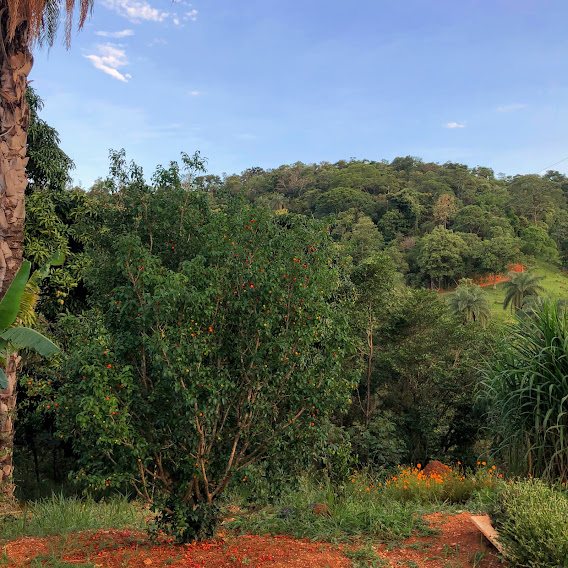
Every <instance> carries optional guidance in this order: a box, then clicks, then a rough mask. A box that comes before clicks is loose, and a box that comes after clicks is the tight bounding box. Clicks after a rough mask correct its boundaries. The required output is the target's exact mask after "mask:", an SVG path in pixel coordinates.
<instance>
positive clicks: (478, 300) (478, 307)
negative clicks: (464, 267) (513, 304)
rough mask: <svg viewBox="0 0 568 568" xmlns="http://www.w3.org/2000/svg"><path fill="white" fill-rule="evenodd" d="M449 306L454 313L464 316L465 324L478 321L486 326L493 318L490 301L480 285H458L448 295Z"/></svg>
mask: <svg viewBox="0 0 568 568" xmlns="http://www.w3.org/2000/svg"><path fill="white" fill-rule="evenodd" d="M448 306H449V308H450V311H451V312H452V313H453V314H455V315H459V316H463V318H464V322H463V323H464V324H466V323H468V322H476V321H477V322H479V323H480V324H481V325H482V326H483V327H485V326H486V325H487V323H488V322H489V320H490V319H491V308H490V307H489V302H488V301H487V298H486V296H485V292H484V291H483V290H482V289H481V288H480V287H479V286H468V285H461V286H458V287H457V288H456V291H455V292H454V293H453V294H451V295H450V296H449V297H448Z"/></svg>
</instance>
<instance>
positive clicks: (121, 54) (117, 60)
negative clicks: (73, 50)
mask: <svg viewBox="0 0 568 568" xmlns="http://www.w3.org/2000/svg"><path fill="white" fill-rule="evenodd" d="M97 51H98V54H93V55H85V57H86V58H87V59H90V60H91V62H92V63H93V65H94V66H95V67H96V68H97V69H100V70H101V71H102V72H103V73H106V74H107V75H110V76H111V77H114V78H115V79H118V80H119V81H122V82H124V83H127V82H128V79H131V78H132V76H131V75H130V74H128V73H127V74H126V75H123V74H122V73H121V72H120V71H118V69H119V68H120V67H124V66H125V65H128V59H127V57H126V52H125V51H124V49H120V46H118V45H115V44H112V43H106V44H104V45H97Z"/></svg>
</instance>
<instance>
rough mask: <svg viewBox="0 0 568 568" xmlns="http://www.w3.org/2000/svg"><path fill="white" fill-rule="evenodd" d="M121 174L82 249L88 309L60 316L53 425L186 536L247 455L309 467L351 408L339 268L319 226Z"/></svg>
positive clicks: (97, 479)
mask: <svg viewBox="0 0 568 568" xmlns="http://www.w3.org/2000/svg"><path fill="white" fill-rule="evenodd" d="M126 177H128V176H126ZM124 178H125V176H122V177H121V178H120V179H122V180H123V182H121V184H117V195H116V196H115V197H114V198H113V199H114V201H112V200H111V202H110V203H109V206H108V208H107V209H106V210H104V211H103V212H102V213H101V218H100V219H99V220H98V221H97V222H98V223H102V229H101V233H100V234H101V236H100V238H99V239H98V240H97V242H93V243H92V245H91V249H90V252H89V253H88V259H89V262H90V266H91V270H90V271H89V274H88V277H87V282H88V284H89V287H90V290H91V291H92V294H93V296H92V301H93V310H92V311H91V312H89V313H88V314H85V316H84V317H80V318H76V317H67V318H64V319H63V320H62V325H64V326H66V328H67V329H68V332H69V334H68V336H69V337H70V338H71V339H72V342H71V343H70V345H69V348H70V349H69V350H70V356H69V359H68V362H67V372H68V377H69V378H68V381H67V382H66V384H65V385H64V386H63V387H62V389H61V390H60V393H59V399H58V401H57V402H58V405H59V406H58V408H59V409H60V413H59V426H60V431H61V435H62V436H63V437H64V439H67V440H69V441H71V442H72V443H73V446H74V449H75V451H76V452H77V454H78V455H79V457H80V467H81V469H80V470H79V471H78V472H77V477H78V478H79V479H82V480H84V481H85V482H86V483H88V484H90V486H91V487H92V488H93V489H98V490H100V489H101V488H106V487H115V486H117V487H119V486H121V484H123V483H125V482H128V483H130V484H132V486H133V487H134V489H135V491H137V492H138V493H139V494H140V495H141V496H142V497H144V498H146V499H148V500H151V501H153V503H154V504H155V506H156V507H157V508H158V510H160V511H161V514H160V515H159V516H158V521H159V522H161V523H162V525H163V526H162V528H163V529H166V530H168V531H169V532H174V533H175V534H176V536H177V537H178V538H179V539H180V540H183V541H186V540H192V539H193V538H195V537H197V536H200V537H203V536H206V535H208V534H209V535H210V534H212V533H213V532H214V525H215V523H214V522H213V519H214V518H216V515H215V514H214V507H215V502H216V500H217V499H218V498H219V496H220V495H221V493H222V492H223V491H224V489H225V488H226V487H227V486H228V484H229V483H230V482H231V480H232V479H233V478H236V479H238V480H241V479H243V477H245V476H246V474H243V471H244V470H245V468H247V467H248V466H250V465H251V464H254V463H256V462H259V461H261V460H264V459H266V458H268V457H269V456H271V455H273V454H279V455H280V456H282V455H288V456H289V458H290V460H293V459H296V456H300V458H301V459H302V460H304V461H305V462H306V463H310V462H311V461H313V458H314V456H316V454H317V452H316V449H315V447H316V446H317V445H318V440H319V439H320V434H321V432H320V429H322V428H323V429H324V430H325V428H327V426H328V417H329V415H330V414H331V413H332V412H334V411H336V410H337V409H338V408H341V407H343V406H344V405H345V404H347V402H348V399H349V396H350V394H349V393H350V392H351V390H352V388H353V387H354V385H355V377H354V376H352V374H351V373H350V372H348V371H346V369H344V364H343V361H344V359H345V358H346V357H347V356H349V355H350V353H351V349H352V348H351V339H350V331H349V326H348V322H347V319H346V317H345V316H344V314H343V310H341V308H340V305H339V299H338V297H339V294H338V288H339V282H340V266H339V263H337V262H336V260H335V253H334V247H333V242H332V241H331V239H330V238H329V236H328V233H327V231H326V228H325V226H324V225H323V224H321V223H319V222H315V221H312V220H309V219H306V218H305V217H299V216H294V215H279V216H275V215H273V214H272V213H271V212H269V211H267V210H262V209H258V208H254V207H250V206H248V205H246V204H245V203H243V202H242V201H240V200H236V201H232V202H231V203H230V204H229V206H228V207H227V208H225V209H224V210H223V211H218V212H211V211H209V209H208V207H207V204H206V201H205V198H204V197H203V196H202V195H199V194H198V193H197V192H187V191H184V190H183V189H182V188H181V187H175V186H174V187H166V188H158V189H156V188H151V187H148V186H146V185H145V184H144V183H143V180H141V179H140V178H139V177H138V176H137V174H136V171H134V172H133V180H134V181H130V182H128V183H126V182H124ZM308 448H309V449H308ZM312 448H314V449H312ZM312 452H313V453H312Z"/></svg>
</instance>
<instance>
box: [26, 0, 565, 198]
mask: <svg viewBox="0 0 568 568" xmlns="http://www.w3.org/2000/svg"><path fill="white" fill-rule="evenodd" d="M567 20H568V2H566V0H382V1H380V2H379V1H377V0H351V2H345V1H342V2H340V1H338V0H325V1H324V0H301V1H300V0H241V1H236V0H192V1H191V3H189V2H188V1H186V0H180V1H178V2H173V3H172V2H171V1H169V0H95V5H94V9H93V13H92V17H91V18H89V19H88V20H87V22H86V24H85V26H84V28H83V29H82V30H81V31H77V30H76V29H75V31H74V32H73V37H72V42H71V48H70V49H69V50H66V49H65V47H64V45H63V44H64V41H63V40H64V29H63V26H62V27H61V30H60V34H59V37H58V38H57V39H56V42H55V44H54V46H53V47H52V48H51V49H49V50H48V49H46V48H42V49H35V50H34V59H35V63H34V67H33V69H32V72H31V73H30V77H29V79H30V80H31V81H33V82H32V86H33V87H34V88H35V89H36V91H37V93H38V94H39V96H40V97H41V98H42V99H43V101H44V103H45V107H44V109H43V111H42V113H41V118H43V119H44V120H46V121H47V122H48V123H49V124H50V125H51V126H53V127H54V128H55V129H56V130H57V131H58V132H59V135H60V138H61V147H62V149H63V150H64V151H65V152H66V153H67V154H68V155H69V156H70V157H71V158H72V159H73V160H74V162H75V165H76V168H75V170H74V171H73V172H72V176H73V179H74V182H75V183H76V184H80V185H82V186H83V187H85V188H89V187H90V185H91V184H92V183H93V182H94V181H95V179H96V178H99V177H103V178H104V177H105V176H106V175H107V173H108V154H109V150H110V149H115V150H118V149H121V148H124V149H125V150H126V154H127V157H128V158H129V159H132V160H134V161H135V162H136V163H137V164H138V165H140V166H142V167H143V169H144V173H145V174H146V175H147V177H150V176H151V174H152V172H153V171H154V169H155V167H156V165H158V164H162V165H164V166H166V165H167V164H169V162H170V161H171V160H180V153H181V152H182V151H183V152H187V153H188V154H192V153H193V152H194V151H196V150H199V151H200V152H201V154H202V155H203V156H205V157H206V158H207V159H208V170H209V172H210V173H213V174H218V175H221V174H222V173H224V172H226V173H228V174H232V173H240V172H242V171H243V170H245V169H247V168H250V167H253V166H259V167H263V168H265V169H268V168H276V167H278V166H280V165H282V164H290V163H294V162H297V161H302V162H304V163H313V162H321V161H328V162H335V161H337V160H340V159H349V158H352V157H354V158H358V159H369V160H383V159H386V160H389V161H390V160H392V159H393V158H395V157H396V156H407V155H412V156H417V157H420V158H422V159H423V160H425V161H433V162H439V163H444V162H447V161H451V162H460V163H464V164H468V165H469V166H470V167H474V166H477V165H481V166H487V167H491V168H493V169H494V170H495V173H499V172H503V173H505V174H508V175H513V174H526V173H538V172H540V171H541V170H544V169H548V167H549V166H551V165H552V164H554V163H555V162H559V161H560V160H563V159H564V158H568V73H566V66H567V64H566V62H567V55H568V49H567V47H568V34H566V21H567ZM553 169H557V170H559V171H561V172H563V173H567V174H568V159H567V160H566V161H563V162H561V163H559V164H557V165H555V166H553Z"/></svg>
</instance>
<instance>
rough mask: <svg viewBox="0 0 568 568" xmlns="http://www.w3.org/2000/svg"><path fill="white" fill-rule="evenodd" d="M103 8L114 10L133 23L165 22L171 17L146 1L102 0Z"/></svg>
mask: <svg viewBox="0 0 568 568" xmlns="http://www.w3.org/2000/svg"><path fill="white" fill-rule="evenodd" d="M102 4H103V6H105V7H107V8H109V9H110V10H113V11H114V12H116V13H117V14H119V15H120V16H123V17H124V18H126V19H128V20H130V21H131V22H133V23H138V22H141V21H144V20H146V21H150V22H163V21H164V20H165V19H166V18H168V17H169V16H170V14H169V12H161V11H160V10H158V9H156V8H152V6H151V5H150V4H149V3H148V2H146V1H145V0H141V1H137V0H102Z"/></svg>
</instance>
